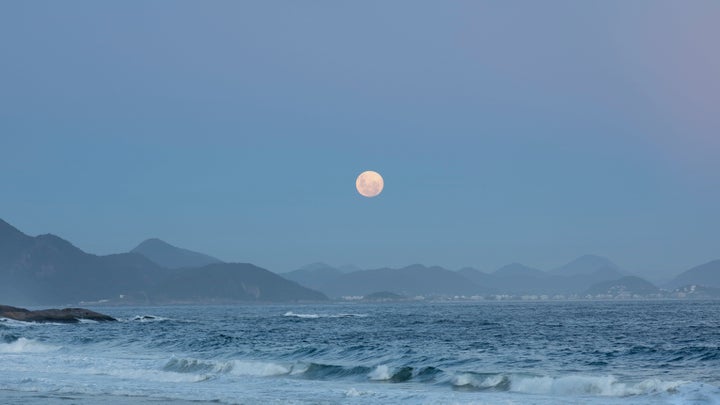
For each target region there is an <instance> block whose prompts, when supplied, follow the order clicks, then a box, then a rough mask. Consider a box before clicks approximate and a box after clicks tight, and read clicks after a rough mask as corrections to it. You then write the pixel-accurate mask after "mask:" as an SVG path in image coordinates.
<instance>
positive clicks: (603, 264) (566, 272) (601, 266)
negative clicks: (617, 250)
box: [548, 255, 621, 276]
mask: <svg viewBox="0 0 720 405" xmlns="http://www.w3.org/2000/svg"><path fill="white" fill-rule="evenodd" d="M600 270H610V271H613V272H620V273H621V271H620V267H618V265H616V264H615V263H613V262H612V261H611V260H610V259H608V258H606V257H602V256H597V255H584V256H580V257H578V258H577V259H575V260H573V261H571V262H570V263H567V264H565V265H563V266H560V267H558V268H556V269H553V270H550V271H549V272H548V273H550V274H554V275H560V276H577V275H586V274H592V273H596V272H598V271H600Z"/></svg>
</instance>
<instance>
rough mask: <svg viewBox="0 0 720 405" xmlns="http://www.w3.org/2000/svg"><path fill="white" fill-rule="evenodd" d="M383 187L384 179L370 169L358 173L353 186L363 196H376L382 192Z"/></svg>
mask: <svg viewBox="0 0 720 405" xmlns="http://www.w3.org/2000/svg"><path fill="white" fill-rule="evenodd" d="M383 187H385V181H383V178H382V176H381V175H380V173H378V172H374V171H372V170H368V171H365V172H362V173H360V175H359V176H358V177H357V180H355V188H357V191H358V193H360V195H361V196H363V197H368V198H371V197H376V196H377V195H379V194H380V193H382V191H383Z"/></svg>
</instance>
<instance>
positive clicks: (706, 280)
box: [668, 260, 720, 288]
mask: <svg viewBox="0 0 720 405" xmlns="http://www.w3.org/2000/svg"><path fill="white" fill-rule="evenodd" d="M668 284H669V286H671V287H682V286H686V285H700V286H704V287H715V288H720V260H713V261H711V262H708V263H705V264H701V265H699V266H696V267H693V268H692V269H690V270H687V271H685V272H683V273H681V274H679V275H678V276H677V277H675V278H674V279H673V280H672V281H670V283H668Z"/></svg>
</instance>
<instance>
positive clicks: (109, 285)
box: [0, 220, 327, 305]
mask: <svg viewBox="0 0 720 405" xmlns="http://www.w3.org/2000/svg"><path fill="white" fill-rule="evenodd" d="M146 242H147V241H146ZM146 242H143V243H142V244H140V246H138V248H135V249H133V251H131V252H128V253H119V254H112V255H107V256H97V255H93V254H89V253H86V252H83V251H82V250H80V249H78V248H77V247H75V246H73V245H72V244H71V243H70V242H68V241H66V240H64V239H62V238H60V237H58V236H55V235H50V234H47V235H40V236H36V237H31V236H28V235H26V234H24V233H22V232H20V231H19V230H17V229H16V228H14V227H13V226H12V225H10V224H8V223H7V222H5V221H3V220H0V302H2V303H14V304H31V305H39V304H43V305H45V304H66V303H77V302H79V301H100V300H108V301H109V302H112V303H119V302H123V300H125V301H124V302H128V303H172V302H230V301H259V302H282V301H322V300H326V299H327V297H325V296H324V295H323V294H322V293H319V292H317V291H313V290H311V289H309V288H306V287H303V286H300V285H299V284H297V283H295V282H293V281H289V280H286V279H284V278H282V277H280V276H278V275H277V274H275V273H273V272H271V271H268V270H266V269H262V268H260V267H257V266H254V265H251V264H243V263H218V261H217V259H214V260H213V258H210V257H209V256H206V255H202V254H199V253H196V252H191V251H188V250H185V249H180V248H175V247H173V246H171V245H168V244H166V243H165V242H162V241H154V242H151V243H149V244H148V243H146ZM138 252H145V253H146V254H148V255H149V256H150V257H152V258H155V259H157V260H159V261H160V262H161V263H163V264H165V265H167V264H170V265H171V266H172V268H171V267H166V266H163V265H161V264H160V263H156V262H155V261H153V260H151V258H149V257H146V256H145V255H144V254H141V253H138ZM202 261H205V262H207V261H212V263H208V264H206V265H203V266H201V267H192V266H193V265H195V264H198V263H201V262H202ZM175 267H177V268H175Z"/></svg>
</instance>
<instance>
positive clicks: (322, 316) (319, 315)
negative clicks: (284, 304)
mask: <svg viewBox="0 0 720 405" xmlns="http://www.w3.org/2000/svg"><path fill="white" fill-rule="evenodd" d="M283 316H288V317H293V318H303V319H318V318H366V317H367V316H368V315H367V314H296V313H294V312H292V311H288V312H286V313H285V314H284V315H283Z"/></svg>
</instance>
